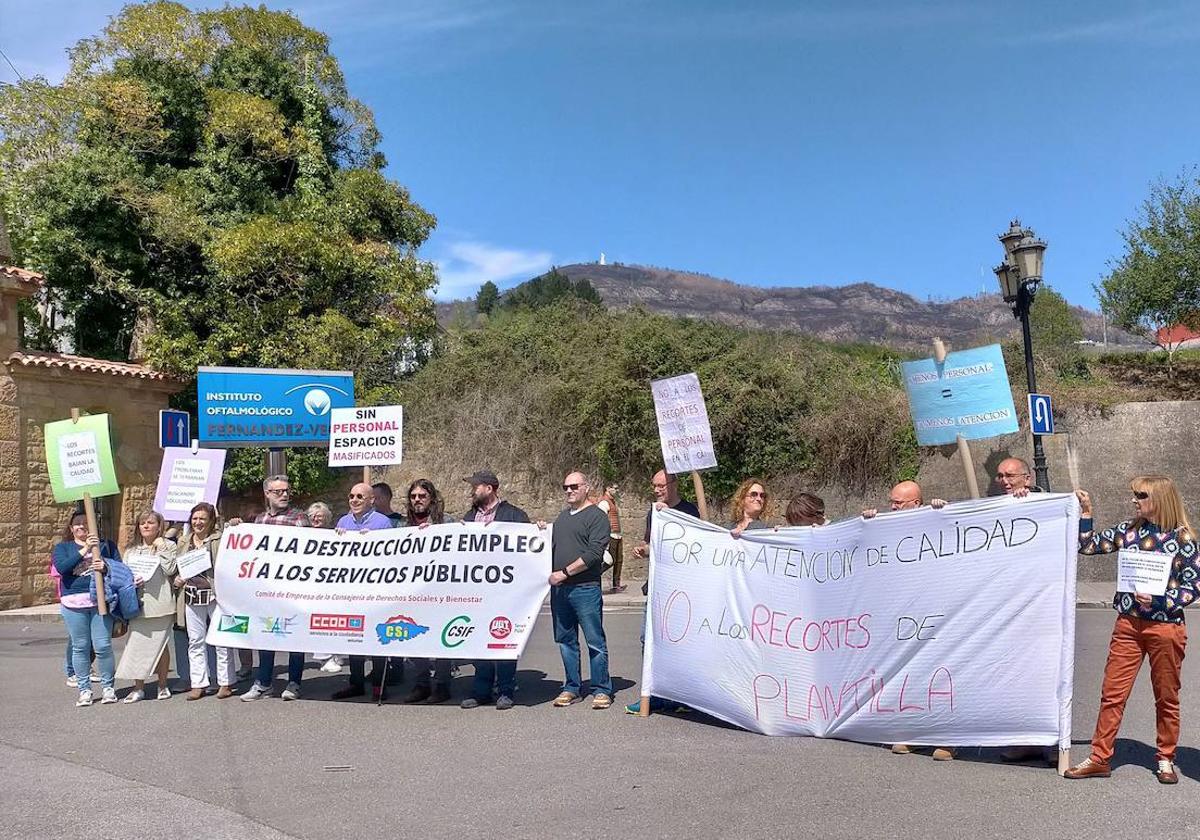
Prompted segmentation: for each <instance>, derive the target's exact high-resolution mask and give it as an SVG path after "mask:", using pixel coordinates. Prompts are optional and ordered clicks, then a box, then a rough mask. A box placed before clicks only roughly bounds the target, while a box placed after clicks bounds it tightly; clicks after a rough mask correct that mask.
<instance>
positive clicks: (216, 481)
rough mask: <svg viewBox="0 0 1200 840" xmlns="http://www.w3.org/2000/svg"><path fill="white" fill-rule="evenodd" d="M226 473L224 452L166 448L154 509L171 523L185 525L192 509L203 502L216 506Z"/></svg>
mask: <svg viewBox="0 0 1200 840" xmlns="http://www.w3.org/2000/svg"><path fill="white" fill-rule="evenodd" d="M224 471H225V450H224V449H199V448H197V449H195V450H194V451H193V450H190V449H186V448H184V447H181V446H170V447H167V448H166V449H164V450H163V461H162V469H160V470H159V472H158V488H157V489H156V490H155V493H154V509H155V510H156V511H158V512H159V513H160V514H162V517H163V519H166V520H167V521H168V522H186V521H187V520H188V517H189V516H191V512H192V508H193V507H195V506H196V505H198V504H200V503H201V502H208V503H209V504H210V505H213V506H216V504H217V497H218V496H219V495H220V493H221V475H222V474H223V473H224Z"/></svg>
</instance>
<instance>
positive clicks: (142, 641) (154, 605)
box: [117, 510, 176, 703]
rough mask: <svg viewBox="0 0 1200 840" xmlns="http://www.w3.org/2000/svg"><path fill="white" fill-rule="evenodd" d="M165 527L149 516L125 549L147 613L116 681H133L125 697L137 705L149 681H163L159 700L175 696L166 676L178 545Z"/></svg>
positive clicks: (133, 631) (133, 630) (138, 621)
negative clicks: (171, 538)
mask: <svg viewBox="0 0 1200 840" xmlns="http://www.w3.org/2000/svg"><path fill="white" fill-rule="evenodd" d="M165 532H166V523H164V522H163V518H162V517H161V516H159V515H158V514H157V513H156V512H155V511H153V510H147V511H144V512H143V513H142V514H141V515H140V516H139V517H138V519H137V535H136V536H135V537H134V538H133V542H132V544H131V545H130V546H129V548H128V549H126V552H125V558H126V560H128V563H127V564H126V565H128V566H129V567H130V568H131V569H133V572H134V580H135V581H136V582H138V583H139V584H140V585H141V591H142V612H141V614H140V615H138V616H137V617H136V618H134V619H133V620H132V621H130V622H129V639H128V641H126V643H125V650H124V652H123V653H122V654H121V662H120V664H118V665H117V679H119V680H133V691H131V692H129V694H127V695H126V696H125V702H126V703H136V702H138V701H139V700H141V699H143V698H145V696H146V680H147V679H149V678H150V676H151V675H155V676H157V679H158V699H159V700H165V699H167V698H168V697H170V696H171V689H170V688H168V687H167V675H168V673H169V671H170V669H171V655H170V652H169V651H168V649H167V642H168V641H170V638H171V628H172V626H173V625H174V623H175V598H174V596H173V595H172V592H171V579H172V578H173V577H174V576H175V568H176V564H175V543H173V542H171V541H170V540H168V539H167V538H166V536H165Z"/></svg>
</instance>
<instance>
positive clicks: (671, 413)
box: [650, 373, 717, 475]
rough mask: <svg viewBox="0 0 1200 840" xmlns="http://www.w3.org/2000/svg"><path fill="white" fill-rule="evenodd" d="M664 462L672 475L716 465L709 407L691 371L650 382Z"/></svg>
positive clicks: (697, 378)
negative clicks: (705, 403) (709, 420)
mask: <svg viewBox="0 0 1200 840" xmlns="http://www.w3.org/2000/svg"><path fill="white" fill-rule="evenodd" d="M650 390H651V392H652V393H653V394H654V414H655V416H656V417H657V419H658V438H659V442H660V443H661V444H662V453H663V464H664V466H665V467H666V469H667V472H669V473H671V474H672V475H678V474H679V473H686V472H691V471H692V470H706V469H709V468H710V467H715V466H716V465H717V453H716V451H715V449H714V448H713V440H712V429H711V427H710V426H709V425H708V409H707V408H706V407H705V405H704V394H703V393H701V391H700V378H699V377H698V376H696V374H694V373H685V374H684V375H683V376H672V377H670V378H669V379H656V380H654V381H653V382H651V383H650Z"/></svg>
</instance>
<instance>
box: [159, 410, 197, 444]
mask: <svg viewBox="0 0 1200 840" xmlns="http://www.w3.org/2000/svg"><path fill="white" fill-rule="evenodd" d="M191 442H192V415H190V414H188V413H187V412H186V411H175V410H174V409H170V408H164V409H163V410H161V411H159V412H158V445H159V447H160V448H162V449H166V448H167V447H168V446H188V445H189V444H190V443H191Z"/></svg>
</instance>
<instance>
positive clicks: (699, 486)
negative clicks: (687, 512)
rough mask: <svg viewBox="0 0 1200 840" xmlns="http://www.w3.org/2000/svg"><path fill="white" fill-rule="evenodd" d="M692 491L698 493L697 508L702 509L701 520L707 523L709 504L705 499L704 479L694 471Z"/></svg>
mask: <svg viewBox="0 0 1200 840" xmlns="http://www.w3.org/2000/svg"><path fill="white" fill-rule="evenodd" d="M692 489H693V490H695V491H696V507H697V508H699V509H700V518H701V519H703V520H704V521H705V522H707V521H708V502H707V501H706V500H705V498H704V479H702V478H701V477H700V473H699V472H697V471H696V470H692Z"/></svg>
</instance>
